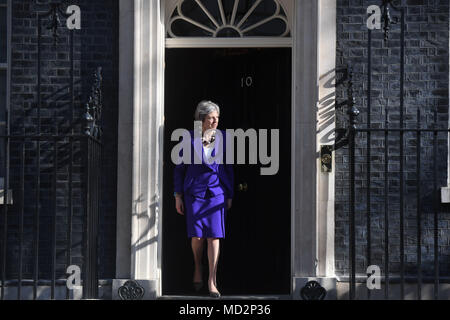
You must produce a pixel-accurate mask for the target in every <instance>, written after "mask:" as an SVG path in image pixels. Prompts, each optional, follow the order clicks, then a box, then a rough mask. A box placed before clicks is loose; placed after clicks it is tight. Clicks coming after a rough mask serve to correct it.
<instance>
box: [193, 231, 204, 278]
mask: <svg viewBox="0 0 450 320" xmlns="http://www.w3.org/2000/svg"><path fill="white" fill-rule="evenodd" d="M204 240H205V239H202V238H192V240H191V245H192V253H193V254H194V264H195V269H194V278H193V279H192V282H202V257H203V244H204V242H205V241H204Z"/></svg>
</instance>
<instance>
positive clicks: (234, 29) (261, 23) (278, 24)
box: [167, 0, 290, 38]
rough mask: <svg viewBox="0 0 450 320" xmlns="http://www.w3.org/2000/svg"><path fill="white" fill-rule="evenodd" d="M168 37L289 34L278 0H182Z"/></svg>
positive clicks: (276, 35) (171, 21) (284, 35)
mask: <svg viewBox="0 0 450 320" xmlns="http://www.w3.org/2000/svg"><path fill="white" fill-rule="evenodd" d="M167 30H168V32H167V33H168V35H167V36H168V37H172V38H175V37H265V36H266V37H289V36H290V30H289V22H288V20H287V16H286V13H285V12H284V10H283V8H282V6H281V4H280V3H279V2H278V1H277V0H214V1H213V0H208V1H207V0H180V1H179V2H178V4H177V6H176V8H175V10H174V12H173V13H172V16H171V19H170V21H168V26H167Z"/></svg>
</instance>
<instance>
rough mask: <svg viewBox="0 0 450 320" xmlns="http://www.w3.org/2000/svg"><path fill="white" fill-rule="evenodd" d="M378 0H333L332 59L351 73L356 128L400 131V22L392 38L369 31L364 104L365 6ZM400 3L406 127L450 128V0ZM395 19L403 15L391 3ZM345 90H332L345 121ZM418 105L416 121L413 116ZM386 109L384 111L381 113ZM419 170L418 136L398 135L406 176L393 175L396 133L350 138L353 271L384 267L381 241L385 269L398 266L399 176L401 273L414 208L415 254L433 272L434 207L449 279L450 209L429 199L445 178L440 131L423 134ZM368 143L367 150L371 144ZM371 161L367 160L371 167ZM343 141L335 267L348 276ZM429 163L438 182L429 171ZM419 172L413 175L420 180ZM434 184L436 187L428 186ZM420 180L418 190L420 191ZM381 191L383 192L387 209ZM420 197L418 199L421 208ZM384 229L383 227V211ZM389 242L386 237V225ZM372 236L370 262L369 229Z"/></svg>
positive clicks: (410, 264) (410, 254) (413, 263)
mask: <svg viewBox="0 0 450 320" xmlns="http://www.w3.org/2000/svg"><path fill="white" fill-rule="evenodd" d="M381 2H382V1H373V0H372V1H366V0H338V1H337V48H338V52H337V65H338V66H339V67H344V66H346V65H351V66H352V67H353V70H354V96H355V101H356V107H357V108H358V109H359V110H360V112H361V114H360V115H359V116H358V117H357V118H358V127H360V128H365V127H368V126H370V127H371V128H386V121H385V120H386V117H387V118H388V124H387V125H388V127H389V128H399V127H400V126H401V121H400V71H401V66H400V52H401V50H400V46H401V35H400V30H401V23H400V21H399V23H398V24H396V25H393V26H391V29H390V36H389V40H388V41H387V42H386V43H385V42H384V41H383V38H384V34H383V32H382V31H381V30H374V31H372V33H371V34H372V49H371V53H372V85H371V96H372V97H371V100H370V101H371V111H370V117H369V115H368V98H367V96H368V95H367V92H368V74H369V70H368V29H367V26H366V19H367V17H368V15H367V13H366V10H367V7H368V6H369V5H374V4H375V5H381ZM394 4H398V5H400V4H401V5H402V6H403V7H404V8H405V9H404V10H405V11H404V12H405V25H404V26H405V29H404V30H405V33H404V36H405V37H404V38H405V41H404V44H405V64H404V68H405V78H404V81H405V82H404V84H405V93H404V109H403V110H404V111H403V112H404V115H403V119H402V120H403V127H405V128H417V126H418V125H420V127H421V128H443V129H446V128H448V108H449V98H448V97H449V94H448V93H449V92H448V88H449V31H448V30H449V2H448V1H442V0H441V1H439V0H402V1H394ZM391 15H392V17H396V16H397V17H399V18H400V14H399V13H397V12H396V11H395V10H391ZM346 90H347V87H346V85H345V83H344V84H339V85H338V87H337V92H336V105H337V120H336V121H337V127H339V128H347V125H348V116H347V115H346V112H347V107H346V104H345V102H346V99H347V91H346ZM418 110H420V119H418ZM386 115H387V116H386ZM421 140H422V141H421V146H420V152H419V154H420V162H421V167H420V172H419V175H418V174H417V166H416V163H417V160H418V159H417V141H418V139H417V133H415V132H405V134H404V140H403V166H404V170H403V172H404V173H403V177H402V175H401V174H400V134H399V133H398V132H391V133H389V134H388V139H387V142H386V139H385V134H384V132H378V133H375V132H373V133H371V135H370V141H369V140H368V135H367V133H359V134H358V135H357V138H356V145H355V155H356V156H355V181H354V185H355V199H356V203H355V207H356V272H357V274H359V275H365V274H366V268H367V267H368V265H378V266H380V267H381V272H382V275H384V274H385V271H386V268H385V262H386V255H385V248H389V257H388V261H389V269H390V270H389V272H390V273H391V275H392V276H395V275H399V273H400V261H401V250H400V238H401V228H400V225H401V224H400V201H401V199H400V186H401V181H400V179H401V178H402V179H403V195H404V202H403V215H404V220H403V221H404V222H403V227H404V237H403V239H404V262H405V264H404V270H405V274H406V276H407V277H413V278H414V277H416V276H417V274H418V272H419V267H418V263H417V262H418V254H417V252H418V251H419V250H418V230H419V228H418V211H419V212H420V216H421V222H420V228H421V230H420V237H421V241H420V248H421V249H420V253H421V260H422V264H421V266H422V272H423V275H424V276H425V277H428V276H433V275H434V273H435V271H436V269H435V267H434V257H435V247H434V230H435V229H434V226H435V220H434V218H435V214H434V212H435V211H436V212H437V218H438V220H437V226H438V229H437V235H438V256H439V274H440V276H441V277H448V276H450V243H449V239H450V210H449V208H448V207H447V206H446V205H442V204H439V203H438V204H437V205H436V206H435V205H434V203H435V202H434V200H435V199H437V200H438V201H437V202H439V200H440V189H439V188H440V187H442V186H446V185H447V140H448V139H447V133H442V132H441V133H439V134H437V135H436V142H437V146H438V147H437V149H436V166H434V151H435V149H434V135H433V133H432V132H431V133H430V132H428V133H422V134H421ZM367 146H370V157H368V153H367V152H368V148H367ZM385 148H387V153H388V174H387V181H388V188H387V189H385V178H386V177H385V164H386V162H385V155H384V153H385ZM368 163H370V165H369V164H368ZM369 166H370V179H371V184H370V217H371V220H370V227H369V228H368V227H367V222H368V220H367V217H368V215H367V212H368V210H367V209H368V204H367V202H368V201H367V198H368V196H367V188H368V184H367V177H368V168H369ZM349 169H350V159H349V153H348V145H345V144H344V146H343V147H338V148H337V151H336V191H335V192H336V193H335V196H336V207H335V209H336V218H335V222H336V225H335V231H336V238H335V246H336V256H335V257H336V264H335V265H336V272H337V274H338V275H340V276H346V275H348V274H349V199H350V196H349V185H350V176H349ZM435 169H436V172H437V174H436V179H434V177H435V175H434V170H435ZM419 178H420V182H419ZM435 182H436V186H437V190H435V189H434V183H435ZM418 187H420V190H419V191H418ZM385 197H387V198H388V202H387V203H388V205H387V210H385V204H386V202H385ZM417 199H420V205H419V210H418V202H417ZM386 211H387V216H388V228H387V229H386V224H385V212H386ZM386 231H387V233H388V243H386V242H385V232H386ZM369 233H370V239H371V244H370V251H371V253H370V259H369V258H368V247H369V245H368V241H367V239H368V236H369Z"/></svg>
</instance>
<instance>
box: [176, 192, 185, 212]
mask: <svg viewBox="0 0 450 320" xmlns="http://www.w3.org/2000/svg"><path fill="white" fill-rule="evenodd" d="M175 207H176V208H177V212H178V213H179V214H180V215H182V216H184V203H183V198H182V197H181V196H178V195H177V196H176V197H175Z"/></svg>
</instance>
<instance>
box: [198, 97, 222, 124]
mask: <svg viewBox="0 0 450 320" xmlns="http://www.w3.org/2000/svg"><path fill="white" fill-rule="evenodd" d="M214 111H217V113H218V114H219V115H220V108H219V106H218V105H217V104H215V103H214V102H212V101H209V100H203V101H200V103H199V104H198V105H197V109H196V110H195V114H194V118H195V121H201V122H203V120H205V117H206V116H207V115H208V114H210V113H211V112H214Z"/></svg>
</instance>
